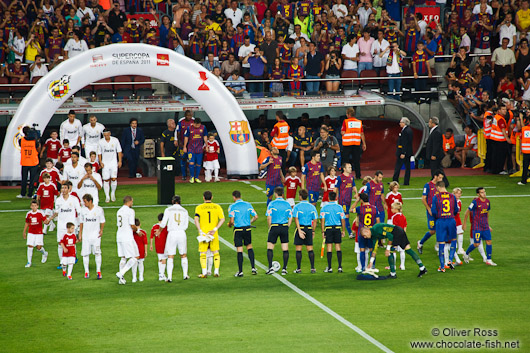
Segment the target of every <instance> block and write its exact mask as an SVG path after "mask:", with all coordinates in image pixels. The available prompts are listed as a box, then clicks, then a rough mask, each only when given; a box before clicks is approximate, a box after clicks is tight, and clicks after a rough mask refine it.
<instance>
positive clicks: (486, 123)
mask: <svg viewBox="0 0 530 353" xmlns="http://www.w3.org/2000/svg"><path fill="white" fill-rule="evenodd" d="M489 116H491V117H493V113H492V112H485V113H484V121H483V123H482V125H483V127H484V137H485V138H486V140H489V139H491V120H488V119H486V118H487V117H489Z"/></svg>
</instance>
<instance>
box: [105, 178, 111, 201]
mask: <svg viewBox="0 0 530 353" xmlns="http://www.w3.org/2000/svg"><path fill="white" fill-rule="evenodd" d="M109 189H110V182H108V181H104V182H103V191H105V197H106V198H107V199H109V198H110V195H109Z"/></svg>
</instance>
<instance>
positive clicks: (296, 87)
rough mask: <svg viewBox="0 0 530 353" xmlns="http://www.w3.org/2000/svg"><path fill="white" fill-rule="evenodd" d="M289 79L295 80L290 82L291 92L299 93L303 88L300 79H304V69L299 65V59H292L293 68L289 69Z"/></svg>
mask: <svg viewBox="0 0 530 353" xmlns="http://www.w3.org/2000/svg"><path fill="white" fill-rule="evenodd" d="M287 78H290V79H293V80H294V81H292V82H289V87H290V89H291V91H293V92H298V93H299V92H300V89H301V88H302V82H300V79H302V78H304V69H302V67H301V66H300V65H298V58H292V59H291V66H290V67H289V71H287Z"/></svg>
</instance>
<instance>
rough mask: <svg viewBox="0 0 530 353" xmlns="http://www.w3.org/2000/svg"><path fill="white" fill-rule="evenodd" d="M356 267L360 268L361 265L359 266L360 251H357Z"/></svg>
mask: <svg viewBox="0 0 530 353" xmlns="http://www.w3.org/2000/svg"><path fill="white" fill-rule="evenodd" d="M357 267H358V268H362V266H361V253H360V252H358V253H357Z"/></svg>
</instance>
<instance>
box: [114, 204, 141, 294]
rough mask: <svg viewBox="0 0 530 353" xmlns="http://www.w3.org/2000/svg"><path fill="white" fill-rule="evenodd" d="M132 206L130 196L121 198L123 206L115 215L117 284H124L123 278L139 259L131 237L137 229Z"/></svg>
mask: <svg viewBox="0 0 530 353" xmlns="http://www.w3.org/2000/svg"><path fill="white" fill-rule="evenodd" d="M132 205H133V198H132V197H131V196H125V197H124V198H123V206H121V208H120V209H119V210H118V212H117V213H116V221H117V225H118V231H117V232H116V242H117V243H118V256H119V257H121V261H120V271H119V272H116V277H118V279H119V281H118V283H119V284H125V283H126V281H125V278H123V276H124V275H125V274H126V273H127V271H129V270H130V269H131V268H132V267H133V266H134V265H135V264H136V263H138V258H139V257H140V253H139V252H138V247H137V246H136V242H135V241H134V235H133V232H136V230H137V229H138V228H137V227H136V225H135V222H134V218H135V214H134V210H133V209H132V208H131V207H132Z"/></svg>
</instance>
